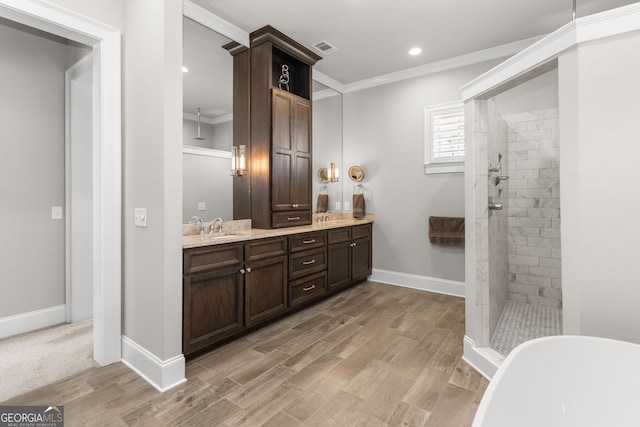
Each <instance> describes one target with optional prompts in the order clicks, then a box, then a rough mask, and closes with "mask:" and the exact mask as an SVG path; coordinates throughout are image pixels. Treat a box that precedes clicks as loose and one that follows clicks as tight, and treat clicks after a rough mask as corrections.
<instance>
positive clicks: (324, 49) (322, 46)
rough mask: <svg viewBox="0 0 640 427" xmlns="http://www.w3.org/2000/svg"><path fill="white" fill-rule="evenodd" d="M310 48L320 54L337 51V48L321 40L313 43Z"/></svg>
mask: <svg viewBox="0 0 640 427" xmlns="http://www.w3.org/2000/svg"><path fill="white" fill-rule="evenodd" d="M311 46H313V47H314V49H316V50H318V51H320V52H321V53H333V52H335V51H336V50H338V48H337V47H335V46H333V45H332V44H331V43H329V42H328V41H326V40H322V41H320V42H317V43H314V44H312V45H311Z"/></svg>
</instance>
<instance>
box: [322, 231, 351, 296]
mask: <svg viewBox="0 0 640 427" xmlns="http://www.w3.org/2000/svg"><path fill="white" fill-rule="evenodd" d="M350 245H351V243H350V242H343V243H336V244H333V245H329V247H328V256H327V258H328V266H327V285H328V287H329V291H331V290H333V289H338V288H341V287H343V286H347V285H348V284H350V283H351V247H350Z"/></svg>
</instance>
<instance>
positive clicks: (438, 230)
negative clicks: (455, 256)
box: [429, 216, 464, 246]
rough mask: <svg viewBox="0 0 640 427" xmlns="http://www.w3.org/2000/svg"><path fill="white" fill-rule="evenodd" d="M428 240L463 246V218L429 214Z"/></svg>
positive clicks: (440, 243) (435, 242)
mask: <svg viewBox="0 0 640 427" xmlns="http://www.w3.org/2000/svg"><path fill="white" fill-rule="evenodd" d="M429 242H431V243H434V244H439V245H452V246H464V218H456V217H447V216H430V217H429Z"/></svg>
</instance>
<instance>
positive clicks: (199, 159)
mask: <svg viewBox="0 0 640 427" xmlns="http://www.w3.org/2000/svg"><path fill="white" fill-rule="evenodd" d="M182 170H183V181H182V202H183V206H182V218H183V222H189V221H191V218H192V217H193V216H194V215H196V216H198V217H200V219H202V220H203V221H205V222H207V221H213V219H214V218H217V217H220V218H222V219H224V220H233V177H232V176H231V160H230V159H228V158H221V157H211V156H201V155H195V154H186V153H185V154H183V155H182ZM200 202H204V203H205V204H206V205H205V206H206V210H204V211H199V210H198V203H200Z"/></svg>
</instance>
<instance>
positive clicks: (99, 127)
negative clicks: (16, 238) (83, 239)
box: [0, 0, 122, 365]
mask: <svg viewBox="0 0 640 427" xmlns="http://www.w3.org/2000/svg"><path fill="white" fill-rule="evenodd" d="M0 17H2V18H6V19H8V20H11V21H14V22H18V23H20V24H23V25H26V26H28V27H32V28H35V29H38V30H42V31H46V32H48V33H51V34H54V35H56V36H60V37H64V38H66V39H69V40H72V41H75V42H78V43H82V44H85V45H87V46H91V48H92V53H91V58H92V63H93V71H92V79H93V89H92V112H93V115H92V138H91V140H92V144H91V147H92V154H91V159H92V166H93V168H92V170H93V173H92V178H93V179H92V198H91V206H92V224H91V236H92V248H93V253H92V255H91V266H92V271H91V273H90V275H91V278H92V280H91V283H92V288H93V316H94V328H93V329H94V359H95V360H96V361H97V362H98V363H99V364H101V365H107V364H110V363H113V362H116V361H119V360H120V359H121V346H122V343H121V341H122V329H121V252H122V251H121V247H122V242H121V240H122V239H121V216H122V215H121V139H120V135H121V102H120V93H121V81H120V75H121V65H120V51H121V47H120V31H119V30H117V29H114V28H111V27H108V26H106V25H102V24H100V23H98V22H96V21H95V20H92V19H88V18H84V17H82V16H80V15H76V14H74V13H71V12H69V11H67V10H65V9H62V8H58V7H56V6H55V5H51V4H46V5H44V4H41V3H35V2H31V1H28V0H22V1H19V2H16V1H12V0H0Z"/></svg>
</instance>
